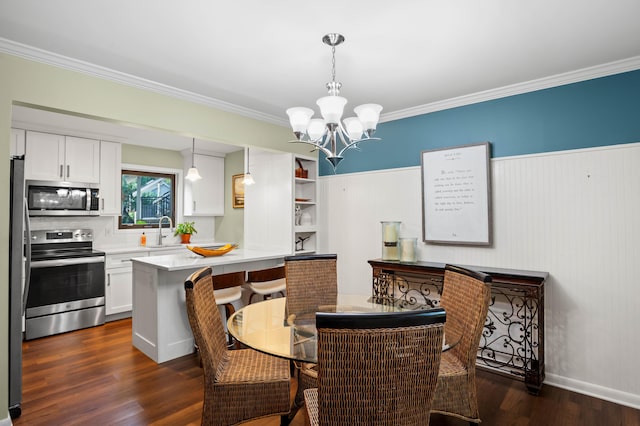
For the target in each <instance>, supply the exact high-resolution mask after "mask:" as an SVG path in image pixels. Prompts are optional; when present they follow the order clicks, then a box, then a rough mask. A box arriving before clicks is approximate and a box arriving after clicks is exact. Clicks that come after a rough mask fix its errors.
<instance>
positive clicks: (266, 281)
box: [247, 266, 287, 303]
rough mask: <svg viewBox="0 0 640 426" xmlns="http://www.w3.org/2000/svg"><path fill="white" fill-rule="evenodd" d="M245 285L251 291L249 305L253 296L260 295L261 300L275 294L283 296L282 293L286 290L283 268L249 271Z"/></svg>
mask: <svg viewBox="0 0 640 426" xmlns="http://www.w3.org/2000/svg"><path fill="white" fill-rule="evenodd" d="M247 285H248V286H249V289H250V290H251V295H250V296H249V303H251V302H252V301H253V296H255V295H261V296H262V298H263V299H264V298H266V297H267V296H270V295H272V294H277V293H280V294H281V295H282V296H284V292H285V290H286V289H287V280H286V278H285V270H284V266H275V267H273V268H267V269H260V270H258V271H249V272H248V273H247Z"/></svg>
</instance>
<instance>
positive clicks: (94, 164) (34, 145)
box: [25, 131, 100, 183]
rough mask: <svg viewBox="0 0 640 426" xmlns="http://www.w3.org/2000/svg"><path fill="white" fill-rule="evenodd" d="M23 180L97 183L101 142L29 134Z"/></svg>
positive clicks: (52, 135)
mask: <svg viewBox="0 0 640 426" xmlns="http://www.w3.org/2000/svg"><path fill="white" fill-rule="evenodd" d="M25 178H26V179H33V180H50V181H67V182H81V183H99V182H100V141H97V140H93V139H84V138H76V137H72V136H62V135H54V134H51V133H40V132H30V131H28V132H27V140H26V149H25Z"/></svg>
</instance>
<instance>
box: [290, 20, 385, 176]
mask: <svg viewBox="0 0 640 426" xmlns="http://www.w3.org/2000/svg"><path fill="white" fill-rule="evenodd" d="M322 42H323V43H324V44H326V45H328V46H331V81H330V82H329V83H327V84H326V87H327V90H328V96H324V97H322V98H320V99H318V100H317V101H316V104H317V105H318V107H319V108H320V114H321V115H322V119H319V118H314V119H312V118H311V117H313V114H314V111H313V110H312V109H310V108H305V107H294V108H289V109H287V115H288V116H289V123H290V124H291V129H292V130H293V134H294V135H295V137H296V140H294V141H292V142H300V143H306V144H309V145H312V146H313V147H314V149H316V150H319V151H322V152H323V153H324V154H325V156H326V157H327V161H329V162H330V163H331V164H332V165H333V170H334V171H335V169H336V167H337V166H338V164H339V163H340V161H342V159H343V157H342V154H343V153H344V152H345V151H346V150H348V149H350V148H356V149H357V148H358V145H357V144H358V143H359V142H364V141H369V140H380V138H374V137H373V135H374V133H375V131H376V126H377V125H378V121H379V120H380V112H381V111H382V106H380V105H378V104H363V105H360V106H357V107H356V108H355V109H354V112H355V113H356V116H357V117H349V118H345V119H344V120H343V121H342V115H343V113H344V107H345V105H346V104H347V99H346V98H343V97H342V96H338V95H339V94H340V89H341V87H342V85H341V84H340V83H339V82H336V46H338V45H340V44H342V43H343V42H344V37H343V36H342V35H341V34H337V33H330V34H327V35H325V36H324V37H322ZM343 123H344V124H343ZM363 136H364V137H363ZM338 139H339V140H340V143H341V144H342V145H344V146H343V147H342V149H340V151H338Z"/></svg>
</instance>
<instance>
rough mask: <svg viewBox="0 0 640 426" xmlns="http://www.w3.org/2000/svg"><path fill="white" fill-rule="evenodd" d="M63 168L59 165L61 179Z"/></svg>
mask: <svg viewBox="0 0 640 426" xmlns="http://www.w3.org/2000/svg"><path fill="white" fill-rule="evenodd" d="M63 167H64V166H63V165H62V164H60V177H63V174H62V170H63Z"/></svg>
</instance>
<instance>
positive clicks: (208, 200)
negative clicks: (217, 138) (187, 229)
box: [184, 153, 224, 216]
mask: <svg viewBox="0 0 640 426" xmlns="http://www.w3.org/2000/svg"><path fill="white" fill-rule="evenodd" d="M184 160H185V161H184V165H185V166H184V170H185V176H186V173H187V170H188V169H189V168H190V167H191V153H189V155H188V156H187V155H185V156H184ZM193 163H194V164H195V166H196V168H197V169H198V173H200V176H202V179H200V180H197V181H195V182H190V181H188V180H185V185H184V215H185V216H224V158H223V157H214V156H210V155H201V154H195V155H194V156H193Z"/></svg>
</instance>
